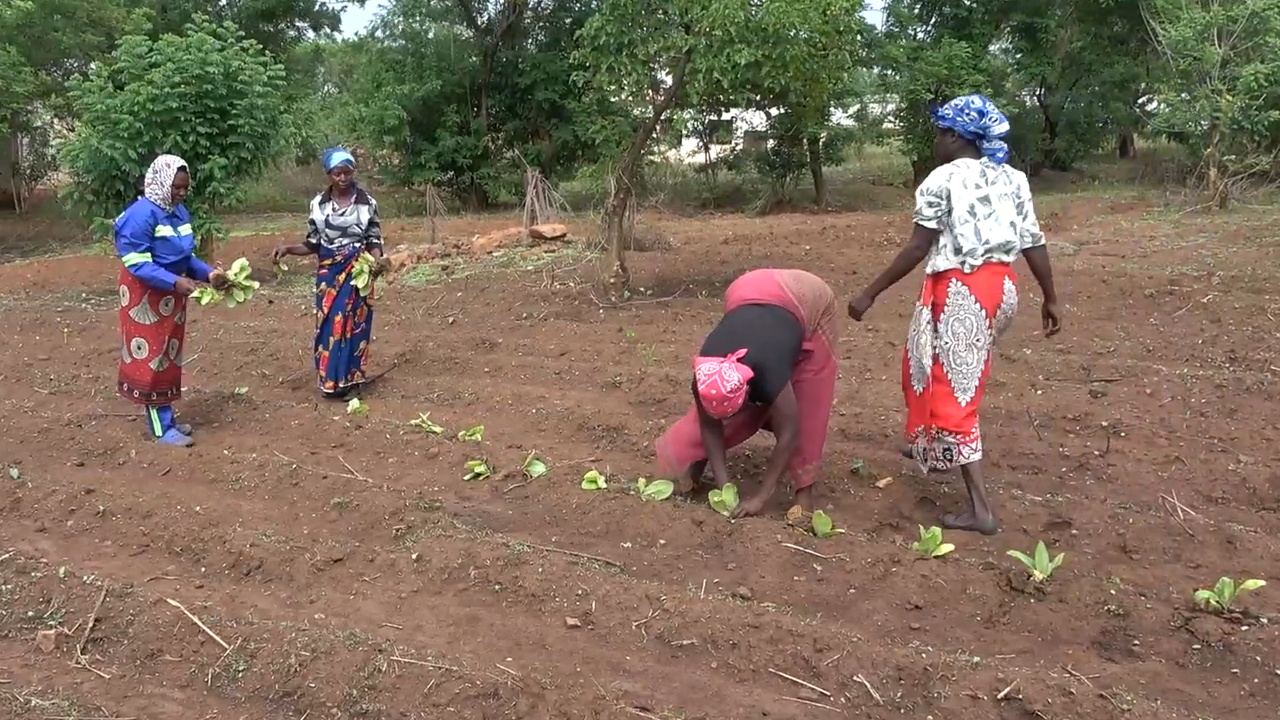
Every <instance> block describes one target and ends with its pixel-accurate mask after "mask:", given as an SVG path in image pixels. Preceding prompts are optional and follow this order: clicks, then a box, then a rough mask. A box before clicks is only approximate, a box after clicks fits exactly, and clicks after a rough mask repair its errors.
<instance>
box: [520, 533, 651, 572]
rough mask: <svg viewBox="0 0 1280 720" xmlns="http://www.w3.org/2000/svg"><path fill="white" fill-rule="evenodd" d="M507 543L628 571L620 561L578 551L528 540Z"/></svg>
mask: <svg viewBox="0 0 1280 720" xmlns="http://www.w3.org/2000/svg"><path fill="white" fill-rule="evenodd" d="M507 542H508V543H511V544H516V543H518V544H520V545H527V546H528V547H531V548H533V549H535V550H541V551H543V552H549V553H560V554H561V555H568V556H570V557H576V558H581V559H583V560H594V561H596V562H599V563H604V564H605V565H612V566H613V567H616V568H618V569H619V570H626V569H627V567H626V566H625V565H623V564H622V563H620V562H618V561H616V560H610V559H609V558H603V557H600V556H599V555H588V554H587V553H584V552H578V551H577V550H565V549H563V548H558V547H552V546H550V545H535V544H534V543H531V542H529V541H527V540H510V539H508V541H507Z"/></svg>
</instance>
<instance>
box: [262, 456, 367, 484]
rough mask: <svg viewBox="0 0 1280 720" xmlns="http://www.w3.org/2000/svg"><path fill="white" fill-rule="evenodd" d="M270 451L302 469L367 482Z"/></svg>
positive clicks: (355, 476) (360, 478)
mask: <svg viewBox="0 0 1280 720" xmlns="http://www.w3.org/2000/svg"><path fill="white" fill-rule="evenodd" d="M271 452H273V453H275V454H276V457H278V458H280V459H281V460H284V461H285V462H290V463H293V465H294V466H295V467H299V468H302V469H303V470H307V471H310V472H313V473H319V474H321V475H337V476H338V477H344V478H351V479H352V480H364V481H366V482H368V479H367V478H363V477H360V476H359V475H348V474H347V473H341V472H333V471H331V470H320V469H318V468H313V467H307V466H306V465H303V464H302V463H300V462H298V461H297V460H294V459H293V458H291V457H289V456H288V455H281V454H280V453H279V452H276V451H275V450H272V451H271Z"/></svg>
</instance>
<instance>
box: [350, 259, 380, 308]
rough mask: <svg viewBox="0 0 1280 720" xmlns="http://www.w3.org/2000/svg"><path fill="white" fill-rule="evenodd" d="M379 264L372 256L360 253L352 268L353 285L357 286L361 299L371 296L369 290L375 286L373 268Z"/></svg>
mask: <svg viewBox="0 0 1280 720" xmlns="http://www.w3.org/2000/svg"><path fill="white" fill-rule="evenodd" d="M377 262H378V261H377V260H375V259H374V257H373V256H372V255H370V254H369V253H367V252H364V253H360V257H358V258H356V261H355V263H354V264H353V265H352V266H351V284H352V285H355V286H356V291H357V292H359V293H360V297H365V296H367V295H368V294H369V288H370V287H371V286H372V285H373V266H374V265H375V264H377Z"/></svg>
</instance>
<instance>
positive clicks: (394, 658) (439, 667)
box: [391, 655, 462, 672]
mask: <svg viewBox="0 0 1280 720" xmlns="http://www.w3.org/2000/svg"><path fill="white" fill-rule="evenodd" d="M391 661H392V662H401V663H408V664H410V665H421V666H423V667H429V668H435V669H436V670H453V671H455V672H462V668H458V667H454V666H452V665H444V664H442V663H433V662H425V661H422V660H414V659H412V658H403V657H399V656H396V655H392V656H391Z"/></svg>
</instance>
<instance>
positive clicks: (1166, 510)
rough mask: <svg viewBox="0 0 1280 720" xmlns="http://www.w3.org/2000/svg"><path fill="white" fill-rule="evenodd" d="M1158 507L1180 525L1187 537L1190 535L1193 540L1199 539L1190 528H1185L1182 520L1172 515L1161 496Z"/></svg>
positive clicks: (1167, 504) (1185, 525)
mask: <svg viewBox="0 0 1280 720" xmlns="http://www.w3.org/2000/svg"><path fill="white" fill-rule="evenodd" d="M1160 506H1161V507H1163V508H1164V511H1165V512H1167V513H1169V517H1171V518H1173V521H1174V522H1176V523H1178V524H1179V525H1181V526H1182V529H1183V530H1186V531H1187V534H1188V535H1190V536H1191V537H1193V538H1196V539H1197V540H1198V539H1199V538H1198V537H1196V534H1195V533H1194V532H1192V531H1191V528H1189V527H1187V524H1186V523H1184V522H1182V518H1179V517H1178V516H1177V515H1176V514H1174V512H1173V510H1172V509H1171V508H1170V507H1169V503H1168V502H1166V501H1165V500H1164V499H1163V496H1162V499H1161V500H1160Z"/></svg>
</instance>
